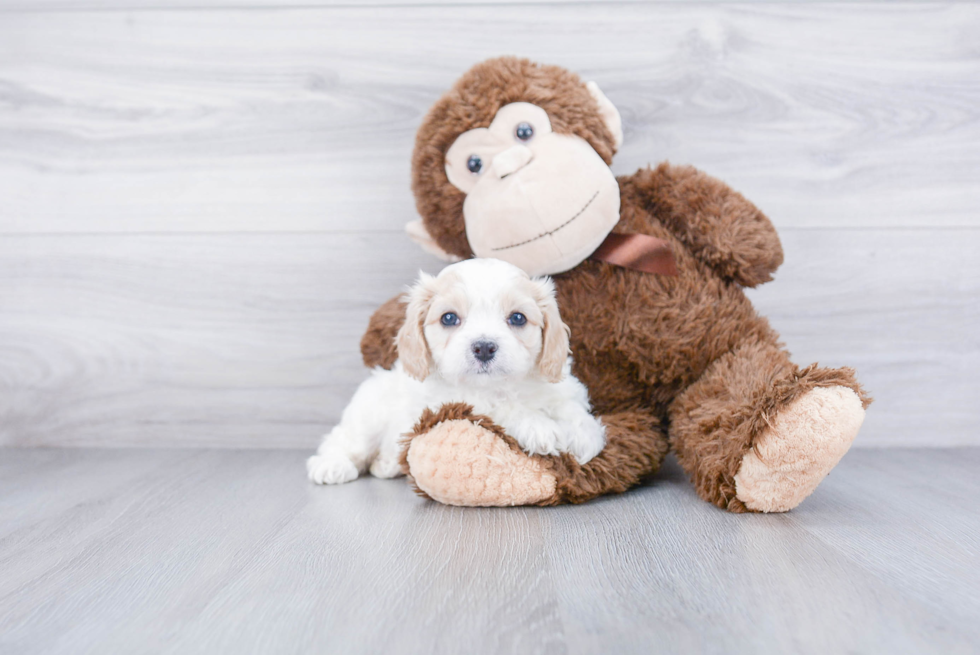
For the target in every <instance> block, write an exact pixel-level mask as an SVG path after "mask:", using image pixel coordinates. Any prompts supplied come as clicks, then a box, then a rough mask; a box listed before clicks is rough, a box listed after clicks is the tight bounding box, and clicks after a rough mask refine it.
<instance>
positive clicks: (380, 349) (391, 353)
mask: <svg viewBox="0 0 980 655" xmlns="http://www.w3.org/2000/svg"><path fill="white" fill-rule="evenodd" d="M405 307H406V302H405V299H404V297H403V296H401V295H397V296H395V297H394V298H392V299H391V300H389V301H388V302H386V303H385V304H383V305H381V307H379V308H378V309H377V311H375V312H374V314H373V315H372V316H371V321H370V323H368V329H367V332H365V333H364V336H363V337H361V357H362V358H363V359H364V365H365V366H367V367H369V368H374V367H375V366H380V367H382V368H386V369H390V368H391V367H392V366H394V364H395V360H396V359H398V350H397V349H396V348H395V337H396V336H397V335H398V330H399V329H400V328H401V326H402V323H404V322H405Z"/></svg>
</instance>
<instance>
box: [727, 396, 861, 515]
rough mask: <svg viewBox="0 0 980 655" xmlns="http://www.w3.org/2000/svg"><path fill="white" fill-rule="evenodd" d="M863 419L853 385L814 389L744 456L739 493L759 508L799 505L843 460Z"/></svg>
mask: <svg viewBox="0 0 980 655" xmlns="http://www.w3.org/2000/svg"><path fill="white" fill-rule="evenodd" d="M863 421H864V407H863V406H862V405H861V399H860V398H858V396H857V394H856V393H854V392H853V391H851V390H850V389H848V388H846V387H827V388H816V389H813V390H811V391H809V392H808V393H807V394H806V395H804V396H802V397H800V398H798V399H796V400H795V401H794V402H793V403H792V404H790V405H789V406H788V407H786V409H784V410H783V411H781V412H780V413H779V414H778V415H777V416H776V419H775V420H774V421H773V422H772V424H771V425H770V427H769V429H768V430H766V432H764V433H763V434H762V435H761V436H760V437H759V439H758V440H757V441H756V444H755V446H754V447H753V448H752V450H750V451H749V452H748V453H746V455H745V457H743V458H742V466H741V468H740V469H739V472H738V474H737V475H736V476H735V495H736V497H737V498H738V499H739V500H741V501H742V502H743V503H745V506H746V507H748V508H749V509H752V510H756V511H758V512H785V511H787V510H791V509H793V508H794V507H796V506H797V505H799V504H800V503H801V502H803V499H804V498H806V497H807V496H809V495H810V494H811V493H813V490H814V489H816V488H817V485H819V484H820V482H821V481H823V479H824V478H825V477H827V474H828V473H830V470H831V469H832V468H834V466H836V465H837V462H839V461H840V459H841V457H843V456H844V453H846V452H847V449H848V448H850V447H851V443H852V442H853V441H854V438H855V437H856V436H857V433H858V430H860V429H861V423H862V422H863Z"/></svg>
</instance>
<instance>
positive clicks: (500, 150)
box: [446, 101, 619, 275]
mask: <svg viewBox="0 0 980 655" xmlns="http://www.w3.org/2000/svg"><path fill="white" fill-rule="evenodd" d="M606 102H608V101H606ZM616 118H617V120H618V115H617V116H616ZM617 127H618V126H617ZM446 175H447V176H448V178H449V181H450V182H451V183H452V184H453V186H455V187H456V188H458V189H459V190H461V191H462V192H463V193H465V194H466V200H465V202H464V204H463V218H464V221H465V224H466V237H467V240H468V241H469V244H470V247H471V248H472V250H473V253H474V254H475V255H476V256H477V257H493V258H496V259H502V260H504V261H507V262H510V263H511V264H514V265H515V266H518V267H519V268H521V269H523V270H524V271H526V272H527V273H528V274H530V275H548V274H555V273H561V272H563V271H567V270H569V269H570V268H573V267H575V266H577V265H578V264H579V263H580V262H581V261H582V260H584V259H585V258H587V257H588V256H589V255H590V254H592V253H593V252H594V251H595V249H596V248H598V247H599V244H601V243H602V241H603V239H605V238H606V235H608V234H609V232H610V231H611V230H612V228H613V227H614V226H615V225H616V223H617V222H618V221H619V185H618V184H617V182H616V178H615V177H614V176H613V174H612V171H611V170H610V169H609V166H608V165H607V164H606V163H605V162H604V161H603V160H602V158H601V157H600V156H599V154H598V153H597V152H596V151H595V150H594V149H593V148H592V146H591V145H589V143H588V142H587V141H586V140H585V139H583V138H582V137H579V136H576V135H570V134H557V133H555V132H553V131H552V129H551V121H550V120H549V118H548V114H547V112H545V110H544V109H542V108H540V107H538V106H537V105H533V104H530V103H527V102H515V103H511V104H508V105H505V106H503V107H501V108H500V110H499V111H498V112H497V114H496V115H495V116H494V119H493V121H492V122H491V124H490V126H489V127H485V128H477V129H473V130H469V131H467V132H464V133H462V134H460V135H459V137H457V139H456V141H455V142H454V143H453V145H452V146H451V147H450V148H449V150H448V151H447V153H446Z"/></svg>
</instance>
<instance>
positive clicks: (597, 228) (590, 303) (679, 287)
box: [362, 57, 870, 512]
mask: <svg viewBox="0 0 980 655" xmlns="http://www.w3.org/2000/svg"><path fill="white" fill-rule="evenodd" d="M622 139H623V134H622V124H621V121H620V117H619V113H618V111H617V110H616V108H615V107H614V106H613V105H612V103H611V102H610V101H609V100H608V99H607V98H606V97H605V96H604V95H603V94H602V92H601V91H600V90H599V88H598V87H597V86H596V85H595V83H592V82H590V83H588V84H586V83H584V82H583V81H582V80H581V79H580V78H579V77H578V76H577V75H575V74H574V73H571V72H569V71H567V70H564V69H562V68H559V67H556V66H543V65H538V64H535V63H532V62H530V61H527V60H524V59H516V58H511V57H504V58H499V59H492V60H489V61H486V62H483V63H480V64H478V65H476V66H474V67H473V68H472V69H471V70H470V71H468V72H467V73H466V74H465V75H463V76H462V77H461V78H460V79H459V81H458V82H457V83H456V84H455V86H453V88H452V89H450V90H449V91H448V92H447V93H446V94H445V95H443V96H442V98H440V99H439V101H438V102H436V104H435V106H434V107H432V109H431V110H430V111H429V113H428V115H427V116H426V117H425V119H424V120H423V122H422V126H421V127H420V128H419V131H418V134H417V137H416V142H415V151H414V155H413V158H412V190H413V192H414V194H415V199H416V204H417V207H418V211H419V213H420V214H421V217H422V218H421V221H416V222H413V223H412V224H410V225H409V226H408V228H407V229H408V232H409V235H410V236H411V237H412V238H413V239H414V240H415V241H416V242H418V243H419V245H420V246H421V247H423V248H425V249H426V250H427V251H429V252H432V253H435V254H437V255H439V256H441V257H443V258H444V259H446V260H450V261H452V260H458V259H462V258H467V257H473V256H477V257H495V258H498V259H503V260H506V261H509V262H511V263H513V264H515V265H517V266H519V267H521V268H523V269H524V270H525V271H527V272H528V273H529V274H532V275H544V274H548V275H551V276H553V278H554V281H555V285H556V287H557V290H558V302H559V306H560V309H561V313H562V318H563V319H564V321H565V322H566V323H567V324H568V326H569V328H570V329H571V351H572V357H573V371H574V374H575V375H576V376H577V377H578V378H579V379H580V380H582V382H583V383H585V384H586V386H587V387H588V389H589V393H590V397H591V400H592V404H593V409H594V412H595V413H596V415H597V416H599V417H600V418H601V420H602V422H603V424H604V425H605V426H606V431H607V445H606V447H605V449H604V450H603V451H602V452H601V453H600V454H599V455H598V456H596V457H595V458H594V459H592V460H591V461H589V462H587V463H586V464H585V465H579V464H578V463H577V462H576V461H575V459H574V458H572V457H570V456H567V455H562V456H557V457H548V456H533V457H532V456H528V455H527V454H525V453H524V452H523V451H522V450H521V449H520V447H518V446H517V444H516V442H515V441H514V440H513V439H512V438H511V437H509V436H508V435H507V434H506V433H505V432H504V430H502V429H501V428H500V427H499V426H496V425H494V424H493V423H492V421H490V420H489V419H488V418H487V417H484V416H476V415H474V414H473V411H472V409H471V408H469V407H467V406H461V405H450V406H446V407H443V408H441V409H440V410H438V411H428V410H427V411H426V412H425V414H424V415H423V416H422V418H421V419H420V421H419V423H418V424H417V425H416V427H415V430H414V432H413V433H412V434H411V435H409V436H408V438H407V439H406V443H405V449H404V451H403V453H402V463H403V467H404V470H405V472H406V473H407V474H408V475H410V476H411V479H412V480H413V482H414V484H415V485H416V488H417V489H418V490H419V491H420V492H421V493H424V494H425V495H427V496H429V497H431V498H434V499H436V500H439V501H441V502H444V503H449V504H454V505H519V504H538V505H552V504H558V503H580V502H584V501H587V500H589V499H591V498H594V497H596V496H599V495H601V494H607V493H616V492H623V491H626V490H627V489H629V488H630V487H632V486H634V485H636V484H637V483H638V482H640V481H641V480H642V479H643V478H644V477H647V476H650V475H652V474H653V473H655V472H656V471H657V469H658V468H659V466H660V464H661V462H662V460H663V458H664V456H665V454H666V453H667V452H668V450H671V449H672V450H673V451H674V452H675V453H676V454H677V458H678V460H679V461H680V464H681V466H682V467H683V468H684V470H685V471H686V472H687V474H688V475H689V476H690V477H691V479H692V481H693V482H694V485H695V488H696V490H697V493H698V495H699V496H700V497H701V498H703V499H704V500H706V501H708V502H710V503H713V504H715V505H717V506H718V507H721V508H724V509H727V510H729V511H732V512H745V511H761V512H781V511H786V510H789V509H792V508H793V507H796V506H797V505H798V504H799V503H800V502H801V501H802V500H803V499H804V498H806V497H807V496H808V495H809V494H810V493H811V492H812V491H813V490H814V489H815V488H816V487H817V485H818V484H819V483H820V481H821V480H823V478H824V477H826V475H827V474H828V473H829V472H830V470H831V469H832V468H833V467H834V466H835V465H836V464H837V462H838V461H839V460H840V458H841V457H842V456H843V455H844V453H845V452H846V451H847V449H848V448H849V447H850V445H851V442H852V441H853V440H854V438H855V437H856V436H857V433H858V430H859V428H860V426H861V423H862V421H863V419H864V413H865V409H866V408H867V406H868V404H869V403H870V398H869V397H868V396H866V395H865V393H864V392H863V391H862V389H861V387H860V385H859V384H858V382H857V380H856V379H855V377H854V372H853V371H852V370H851V369H848V368H840V369H828V368H820V367H818V366H817V365H816V364H813V365H810V366H807V367H806V368H800V367H798V366H796V365H795V364H794V363H793V362H792V361H790V358H789V354H788V353H787V352H786V351H785V350H784V349H783V348H782V347H781V344H780V343H779V338H778V335H777V334H776V332H775V331H774V330H773V329H772V328H771V327H770V326H769V323H768V321H767V320H766V319H765V318H763V317H761V316H759V315H758V314H757V313H756V311H755V309H754V308H753V307H752V305H751V303H750V302H749V300H748V299H747V298H746V296H745V293H744V292H743V288H744V287H754V286H756V285H758V284H762V283H763V282H767V281H769V280H770V279H771V278H772V273H773V272H774V271H775V270H776V268H777V267H778V266H779V265H780V264H781V263H782V261H783V253H782V248H781V246H780V243H779V239H778V237H777V236H776V232H775V230H774V229H773V226H772V224H771V223H770V222H769V220H768V219H767V218H766V217H765V216H764V215H763V214H762V212H760V211H759V210H758V209H756V207H755V206H754V205H752V204H751V203H750V202H749V201H747V200H746V199H745V198H743V197H742V196H741V195H740V194H738V193H737V192H735V191H733V190H732V189H731V188H729V187H728V186H726V185H725V184H724V183H722V182H720V181H718V180H716V179H714V178H711V177H709V176H707V175H705V174H704V173H701V172H700V171H698V170H696V169H694V168H691V167H688V166H681V167H678V166H671V165H669V164H667V163H663V164H660V165H659V166H657V167H656V168H647V169H643V170H640V171H638V172H636V173H634V174H633V175H627V176H622V177H619V178H616V177H614V176H613V174H612V172H611V171H610V168H609V166H610V164H611V163H612V157H613V154H614V153H615V152H616V150H617V148H619V146H620V145H621V143H622ZM404 320H405V311H404V301H403V300H402V299H401V298H400V297H397V298H393V299H392V300H390V301H388V303H386V304H385V305H384V306H382V307H381V308H380V309H379V310H378V311H377V312H376V313H375V314H374V316H373V317H372V319H371V323H370V326H369V328H368V331H367V333H366V334H365V335H364V338H363V341H362V354H363V356H364V361H365V363H366V364H367V365H368V366H384V367H390V366H391V365H392V363H393V362H394V360H395V359H396V358H397V352H396V349H395V335H396V333H397V332H398V329H399V327H400V326H401V324H402V323H403V322H404Z"/></svg>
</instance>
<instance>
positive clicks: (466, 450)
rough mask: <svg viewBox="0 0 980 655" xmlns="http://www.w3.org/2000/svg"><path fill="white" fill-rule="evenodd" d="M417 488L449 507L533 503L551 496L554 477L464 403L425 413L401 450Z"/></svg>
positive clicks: (500, 430)
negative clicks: (475, 414) (474, 413)
mask: <svg viewBox="0 0 980 655" xmlns="http://www.w3.org/2000/svg"><path fill="white" fill-rule="evenodd" d="M402 468H403V470H404V471H405V472H406V473H407V474H408V475H410V476H411V477H412V481H413V482H414V484H415V486H416V489H417V490H418V491H419V492H421V493H423V494H424V495H426V496H428V497H430V498H432V499H433V500H437V501H439V502H440V503H445V504H447V505H465V506H477V507H503V506H511V505H534V504H538V503H541V502H543V501H545V500H548V499H552V498H554V496H555V490H556V483H557V479H556V478H555V475H554V473H552V472H551V470H550V469H549V468H548V467H547V466H545V465H544V464H543V463H542V461H541V460H539V459H537V458H534V457H529V456H528V455H527V454H525V453H524V452H523V451H522V450H521V449H520V446H518V445H517V443H516V442H515V441H514V440H513V439H512V438H510V437H508V436H506V435H505V434H504V432H503V430H502V429H501V428H499V427H498V426H496V425H493V424H492V423H490V422H489V419H486V418H485V417H479V416H474V415H473V414H472V409H471V408H470V407H469V406H468V405H463V404H451V405H446V406H444V407H443V408H441V409H440V410H439V412H437V413H436V412H431V411H428V410H426V413H425V414H423V416H422V418H421V419H420V420H419V423H418V425H416V426H415V431H414V432H413V433H412V434H411V435H409V437H408V438H407V440H406V442H405V448H404V450H403V451H402Z"/></svg>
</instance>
